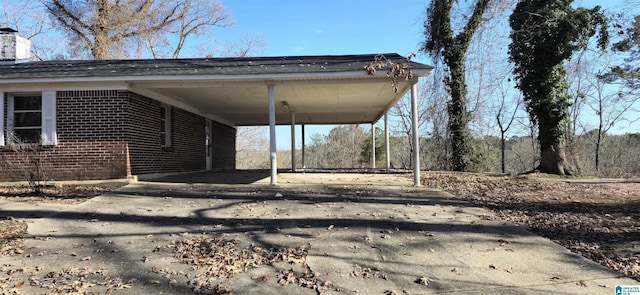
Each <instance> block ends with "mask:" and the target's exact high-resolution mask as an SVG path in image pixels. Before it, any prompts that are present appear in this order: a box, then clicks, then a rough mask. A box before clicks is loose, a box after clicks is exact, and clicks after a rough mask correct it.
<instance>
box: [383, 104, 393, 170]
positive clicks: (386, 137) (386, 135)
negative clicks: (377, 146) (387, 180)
mask: <svg viewBox="0 0 640 295" xmlns="http://www.w3.org/2000/svg"><path fill="white" fill-rule="evenodd" d="M388 112H389V111H386V112H384V158H385V160H386V162H387V166H386V168H387V173H388V172H389V169H391V156H390V155H391V151H390V150H389V114H388Z"/></svg>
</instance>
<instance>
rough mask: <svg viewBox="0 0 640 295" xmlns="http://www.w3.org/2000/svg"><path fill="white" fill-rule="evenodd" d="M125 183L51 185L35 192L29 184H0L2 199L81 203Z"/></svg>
mask: <svg viewBox="0 0 640 295" xmlns="http://www.w3.org/2000/svg"><path fill="white" fill-rule="evenodd" d="M125 184H126V183H124V182H106V183H100V184H95V185H51V186H46V187H44V188H42V192H41V193H38V192H35V191H34V190H33V189H32V188H30V187H29V186H0V200H8V201H12V202H32V203H39V202H46V203H63V204H79V203H82V202H84V201H86V200H88V199H91V198H93V197H96V196H99V195H101V194H104V193H108V192H110V191H113V190H116V189H118V188H120V187H122V186H124V185H125Z"/></svg>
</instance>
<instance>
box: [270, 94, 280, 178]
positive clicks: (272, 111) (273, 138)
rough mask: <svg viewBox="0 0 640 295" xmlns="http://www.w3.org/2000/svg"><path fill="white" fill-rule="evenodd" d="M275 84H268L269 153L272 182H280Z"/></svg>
mask: <svg viewBox="0 0 640 295" xmlns="http://www.w3.org/2000/svg"><path fill="white" fill-rule="evenodd" d="M273 87H274V86H273V85H268V86H267V89H268V90H269V153H270V159H271V184H272V185H275V184H277V183H278V161H277V156H276V154H277V152H278V151H277V150H276V98H275V94H274V91H273Z"/></svg>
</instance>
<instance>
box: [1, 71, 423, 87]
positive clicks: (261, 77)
mask: <svg viewBox="0 0 640 295" xmlns="http://www.w3.org/2000/svg"><path fill="white" fill-rule="evenodd" d="M412 72H413V75H414V76H418V77H422V76H427V75H429V73H430V72H431V70H429V69H413V70H412ZM386 76H387V73H386V71H385V70H384V69H381V70H379V71H376V72H375V73H374V74H373V75H369V74H368V73H367V72H366V71H365V70H364V69H362V70H358V71H344V72H313V73H276V74H248V75H145V76H106V77H105V76H86V77H62V78H34V79H29V78H23V79H0V85H2V84H19V83H24V84H34V83H35V84H40V83H91V82H94V83H100V84H103V83H107V82H129V83H135V82H144V81H265V82H267V83H273V82H275V81H278V80H301V79H302V80H304V79H323V78H325V79H326V78H351V77H354V78H355V77H360V78H366V77H376V78H380V77H386Z"/></svg>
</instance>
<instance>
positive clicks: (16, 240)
mask: <svg viewBox="0 0 640 295" xmlns="http://www.w3.org/2000/svg"><path fill="white" fill-rule="evenodd" d="M26 233H27V223H26V222H24V221H22V220H18V219H14V218H7V219H0V257H2V256H7V255H15V254H21V253H22V252H23V243H24V239H23V238H22V237H23V236H24V235H25V234H26Z"/></svg>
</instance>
